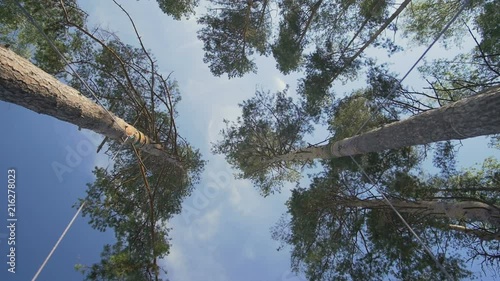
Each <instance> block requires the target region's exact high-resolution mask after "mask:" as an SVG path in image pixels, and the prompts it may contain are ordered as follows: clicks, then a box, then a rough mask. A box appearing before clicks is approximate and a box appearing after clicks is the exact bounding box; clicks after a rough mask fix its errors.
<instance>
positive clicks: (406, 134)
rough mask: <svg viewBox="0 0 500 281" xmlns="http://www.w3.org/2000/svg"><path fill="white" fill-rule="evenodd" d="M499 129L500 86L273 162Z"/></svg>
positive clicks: (354, 152)
mask: <svg viewBox="0 0 500 281" xmlns="http://www.w3.org/2000/svg"><path fill="white" fill-rule="evenodd" d="M498 133H500V86H496V87H492V88H489V89H487V90H484V91H483V92H481V93H479V94H477V95H474V96H471V97H468V98H464V99H462V100H459V101H457V102H454V103H451V104H448V105H445V106H443V107H440V108H437V109H433V110H429V111H426V112H423V113H420V114H418V115H415V116H412V117H410V118H408V119H406V120H403V121H398V122H394V123H391V124H388V125H386V126H384V127H381V128H378V129H375V130H372V131H369V132H366V133H363V134H361V135H357V136H354V137H351V138H347V139H343V140H340V141H337V142H334V143H329V144H326V145H322V146H318V147H311V148H304V149H301V150H299V151H295V152H291V153H288V154H285V155H281V156H278V157H276V158H274V159H273V160H272V161H270V162H278V161H294V160H314V159H317V158H322V159H330V158H337V157H343V156H352V155H357V154H365V153H369V152H378V151H382V150H386V149H396V148H401V147H405V146H412V145H420V144H427V143H432V142H437V141H444V140H461V139H466V138H472V137H477V136H483V135H492V134H498Z"/></svg>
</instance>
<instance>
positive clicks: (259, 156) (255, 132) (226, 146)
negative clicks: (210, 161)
mask: <svg viewBox="0 0 500 281" xmlns="http://www.w3.org/2000/svg"><path fill="white" fill-rule="evenodd" d="M286 92H287V90H286V89H285V90H284V91H283V92H277V93H276V94H274V95H271V94H270V93H269V92H267V93H266V92H263V91H257V92H256V93H255V97H253V98H251V99H249V100H247V101H245V102H243V103H242V104H240V107H241V108H242V111H243V114H242V117H238V119H237V120H236V122H229V121H227V120H226V121H225V122H226V129H225V130H222V132H221V134H222V137H223V139H222V141H219V142H217V143H215V144H214V145H213V148H212V151H213V152H214V153H219V154H224V155H225V156H226V159H227V161H228V162H229V163H230V164H231V165H233V166H234V167H235V168H237V169H239V170H240V171H242V174H240V177H242V178H248V179H250V180H252V182H253V183H254V184H256V185H257V187H258V188H259V189H260V190H261V192H262V194H264V195H268V194H269V193H272V192H273V191H274V190H275V189H277V190H279V187H280V185H281V184H282V182H283V181H284V180H288V181H296V180H297V179H298V176H299V174H298V173H297V171H296V170H297V169H298V167H300V166H301V165H304V164H305V163H285V164H282V163H273V162H272V159H273V158H274V157H276V156H279V155H283V154H286V153H288V152H291V151H294V150H296V149H298V148H301V147H303V146H305V142H304V141H303V139H302V137H303V136H304V135H305V134H307V133H310V132H311V131H312V127H311V125H310V124H309V117H308V116H307V115H306V114H305V113H304V112H303V110H302V109H301V108H300V107H299V106H297V105H296V104H295V103H294V102H293V100H292V99H291V98H290V97H287V95H286ZM266 163H267V164H266ZM263 164H264V165H263Z"/></svg>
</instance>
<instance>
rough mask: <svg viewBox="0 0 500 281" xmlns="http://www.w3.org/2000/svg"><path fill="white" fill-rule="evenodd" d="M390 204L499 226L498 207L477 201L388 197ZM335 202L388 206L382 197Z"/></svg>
mask: <svg viewBox="0 0 500 281" xmlns="http://www.w3.org/2000/svg"><path fill="white" fill-rule="evenodd" d="M390 201H391V203H392V205H393V206H394V208H396V210H398V211H399V212H401V213H411V214H420V215H429V216H432V217H440V218H449V219H453V220H462V219H465V220H467V221H468V222H483V223H487V224H490V225H492V226H493V227H496V228H500V209H499V208H497V207H495V206H492V205H489V204H486V203H482V202H477V201H459V202H444V201H417V202H409V201H404V200H397V199H390ZM333 202H334V203H335V204H339V205H342V206H346V207H359V208H367V209H377V208H384V209H386V208H389V206H388V205H387V203H386V202H385V201H384V200H382V199H371V200H361V199H359V198H340V199H338V198H335V199H333Z"/></svg>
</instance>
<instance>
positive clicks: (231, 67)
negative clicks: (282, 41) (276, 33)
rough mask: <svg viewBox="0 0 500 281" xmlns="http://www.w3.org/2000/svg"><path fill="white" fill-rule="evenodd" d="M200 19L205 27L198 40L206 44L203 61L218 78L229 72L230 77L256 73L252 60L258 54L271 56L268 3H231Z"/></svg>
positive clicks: (226, 3)
mask: <svg viewBox="0 0 500 281" xmlns="http://www.w3.org/2000/svg"><path fill="white" fill-rule="evenodd" d="M217 4H220V5H221V6H222V7H220V8H216V9H213V10H212V11H211V12H209V13H208V14H206V15H204V16H203V17H201V18H200V19H199V20H198V23H200V24H202V25H205V27H203V28H202V29H201V30H200V31H199V32H198V38H199V39H200V40H202V41H203V43H204V47H203V49H204V50H205V57H204V58H203V61H204V62H205V63H208V64H209V68H210V70H211V71H212V73H213V74H214V75H215V76H221V75H222V74H224V73H227V75H228V77H229V78H233V77H241V76H243V74H245V73H248V72H251V71H252V72H256V69H257V68H256V66H255V63H254V62H253V60H252V59H250V58H249V56H251V55H252V54H253V53H254V52H258V53H259V54H261V55H266V54H267V53H268V49H269V46H268V43H267V40H268V37H269V36H270V34H271V31H270V17H269V14H268V13H269V12H268V9H269V7H268V3H267V1H263V2H259V1H255V2H254V1H252V0H250V1H247V2H245V1H228V2H223V3H217Z"/></svg>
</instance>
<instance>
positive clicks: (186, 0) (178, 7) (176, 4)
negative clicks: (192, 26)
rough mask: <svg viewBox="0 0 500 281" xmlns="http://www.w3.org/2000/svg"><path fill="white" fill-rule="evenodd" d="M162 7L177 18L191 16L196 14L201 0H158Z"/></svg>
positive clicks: (166, 12)
mask: <svg viewBox="0 0 500 281" xmlns="http://www.w3.org/2000/svg"><path fill="white" fill-rule="evenodd" d="M156 1H157V2H158V6H160V9H161V10H162V11H163V12H164V13H165V14H167V15H169V16H172V17H173V18H174V19H176V20H180V19H181V17H183V16H184V17H189V16H190V15H193V14H194V9H195V8H196V7H197V6H198V2H199V0H156Z"/></svg>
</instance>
